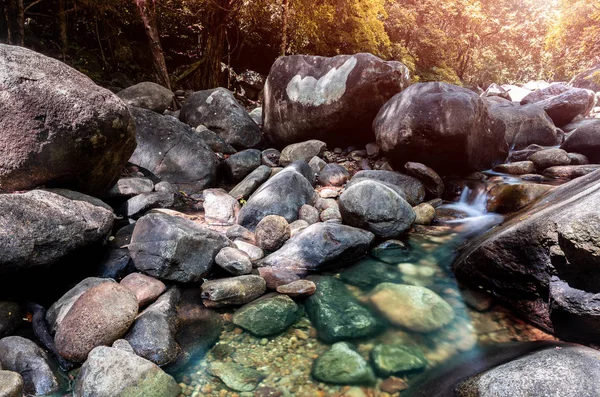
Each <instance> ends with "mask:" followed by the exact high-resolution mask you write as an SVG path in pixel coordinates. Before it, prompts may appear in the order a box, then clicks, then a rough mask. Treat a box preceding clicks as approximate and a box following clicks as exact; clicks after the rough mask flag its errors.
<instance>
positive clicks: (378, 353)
mask: <svg viewBox="0 0 600 397" xmlns="http://www.w3.org/2000/svg"><path fill="white" fill-rule="evenodd" d="M371 362H372V363H373V366H374V367H375V371H376V372H377V373H378V374H379V375H381V376H385V377H387V376H392V375H403V374H405V373H407V372H408V373H410V372H415V371H420V370H423V369H425V367H427V359H426V358H425V357H424V356H423V353H422V352H421V351H420V350H419V349H418V348H416V347H411V346H404V345H377V346H375V347H374V348H373V350H371Z"/></svg>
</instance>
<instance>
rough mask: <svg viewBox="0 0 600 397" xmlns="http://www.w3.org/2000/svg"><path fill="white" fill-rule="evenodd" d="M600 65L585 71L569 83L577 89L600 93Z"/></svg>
mask: <svg viewBox="0 0 600 397" xmlns="http://www.w3.org/2000/svg"><path fill="white" fill-rule="evenodd" d="M598 76H600V63H597V64H595V65H592V66H590V67H589V68H587V69H585V70H584V71H582V72H581V73H579V74H578V75H577V76H575V77H573V79H572V80H571V81H570V82H569V84H570V85H572V86H573V87H577V88H585V89H588V90H592V91H594V92H600V78H598Z"/></svg>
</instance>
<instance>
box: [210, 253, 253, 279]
mask: <svg viewBox="0 0 600 397" xmlns="http://www.w3.org/2000/svg"><path fill="white" fill-rule="evenodd" d="M215 262H216V263H217V265H219V266H221V267H222V268H223V269H225V270H226V271H228V272H229V273H231V274H233V275H234V276H241V275H244V274H248V273H250V272H251V271H252V260H251V259H250V256H248V254H247V253H245V252H244V251H242V250H239V249H237V248H233V247H225V248H223V249H222V250H221V251H219V253H218V254H217V257H216V258H215Z"/></svg>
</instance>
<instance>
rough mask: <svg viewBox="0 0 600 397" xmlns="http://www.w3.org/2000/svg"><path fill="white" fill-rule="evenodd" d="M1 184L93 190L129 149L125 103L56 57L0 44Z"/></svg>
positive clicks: (107, 182) (106, 181)
mask: <svg viewBox="0 0 600 397" xmlns="http://www.w3.org/2000/svg"><path fill="white" fill-rule="evenodd" d="M0 86H2V99H1V100H0V114H2V118H1V119H0V131H1V132H0V186H1V190H2V191H5V192H11V191H15V190H26V189H31V188H34V187H36V186H39V185H56V186H63V187H68V188H72V189H75V190H78V191H81V192H85V193H89V194H92V195H101V194H103V193H105V192H106V191H108V189H110V187H111V186H112V185H113V184H114V183H115V182H116V181H117V179H118V177H119V175H120V174H121V169H122V168H123V166H124V165H125V164H126V163H127V160H128V159H129V156H131V153H133V150H134V149H135V125H134V123H133V120H132V118H131V115H130V113H129V110H128V109H127V106H126V105H125V104H124V103H123V102H122V101H121V100H120V99H119V98H117V97H116V96H115V95H114V94H112V93H111V92H110V91H108V90H106V89H104V88H102V87H99V86H97V85H96V84H94V82H93V81H92V80H91V79H89V78H88V77H87V76H85V75H83V74H81V73H79V72H78V71H76V70H75V69H72V68H70V67H69V66H67V65H65V64H64V63H62V62H59V61H57V60H55V59H52V58H48V57H46V56H43V55H41V54H38V53H36V52H33V51H31V50H28V49H26V48H23V47H16V46H15V47H13V46H8V45H3V44H0Z"/></svg>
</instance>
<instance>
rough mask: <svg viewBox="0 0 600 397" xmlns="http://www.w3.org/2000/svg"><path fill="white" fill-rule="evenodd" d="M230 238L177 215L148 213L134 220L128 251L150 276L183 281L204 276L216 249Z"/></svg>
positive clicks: (194, 279) (210, 266)
mask: <svg viewBox="0 0 600 397" xmlns="http://www.w3.org/2000/svg"><path fill="white" fill-rule="evenodd" d="M228 246H231V242H230V241H229V240H228V239H227V238H226V237H225V236H223V235H220V234H218V233H216V232H213V231H212V230H209V229H207V228H204V227H201V226H198V225H197V224H195V223H194V222H192V221H190V220H187V219H183V218H180V217H176V216H170V215H166V214H161V213H151V214H148V215H146V216H143V217H142V218H140V220H138V221H137V223H136V226H135V229H134V231H133V235H132V237H131V243H130V244H129V247H128V248H129V253H130V254H131V259H132V260H133V263H134V264H135V267H136V268H137V269H138V270H140V271H141V272H143V273H146V274H148V275H150V276H153V277H156V278H159V279H163V280H171V281H177V282H182V283H189V282H196V281H200V280H201V279H202V277H205V276H206V275H207V274H208V272H209V271H210V269H211V268H212V265H213V264H214V259H215V257H216V256H217V253H218V252H219V251H220V250H221V249H222V248H224V247H228Z"/></svg>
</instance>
